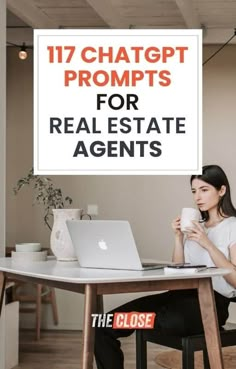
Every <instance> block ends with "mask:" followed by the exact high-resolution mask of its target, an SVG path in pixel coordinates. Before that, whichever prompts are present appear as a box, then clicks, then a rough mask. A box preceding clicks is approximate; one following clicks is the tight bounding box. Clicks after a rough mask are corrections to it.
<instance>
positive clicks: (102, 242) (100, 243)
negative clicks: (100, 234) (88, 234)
mask: <svg viewBox="0 0 236 369" xmlns="http://www.w3.org/2000/svg"><path fill="white" fill-rule="evenodd" d="M98 246H99V247H100V249H101V250H107V248H108V247H107V244H106V242H105V241H104V240H101V241H98Z"/></svg>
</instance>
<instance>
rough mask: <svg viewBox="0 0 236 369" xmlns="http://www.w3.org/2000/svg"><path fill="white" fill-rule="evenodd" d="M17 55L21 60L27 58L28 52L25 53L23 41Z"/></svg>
mask: <svg viewBox="0 0 236 369" xmlns="http://www.w3.org/2000/svg"><path fill="white" fill-rule="evenodd" d="M18 56H19V58H20V59H21V60H25V59H26V58H27V56H28V54H27V51H26V46H25V42H23V45H22V46H21V48H20V51H19V54H18Z"/></svg>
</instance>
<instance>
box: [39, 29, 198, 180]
mask: <svg viewBox="0 0 236 369" xmlns="http://www.w3.org/2000/svg"><path fill="white" fill-rule="evenodd" d="M201 96H202V35H201V31H200V30H134V29H131V30H35V31H34V170H35V173H37V174H144V175H146V174H195V173H200V172H201V167H202V125H201V118H202V117H201V114H202V104H201V99H202V97H201Z"/></svg>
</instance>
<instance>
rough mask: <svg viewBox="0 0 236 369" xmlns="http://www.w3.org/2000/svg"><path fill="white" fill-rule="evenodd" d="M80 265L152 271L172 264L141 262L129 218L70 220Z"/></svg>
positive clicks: (72, 237)
mask: <svg viewBox="0 0 236 369" xmlns="http://www.w3.org/2000/svg"><path fill="white" fill-rule="evenodd" d="M66 224H67V227H68V231H69V233H70V236H71V240H72V243H73V246H74V248H75V251H76V255H77V257H78V260H79V264H80V266H81V267H83V268H102V269H121V270H149V269H161V268H164V267H165V266H166V265H168V264H169V263H164V262H148V263H142V262H141V259H140V257H139V254H138V250H137V247H136V243H135V240H134V237H133V233H132V230H131V227H130V224H129V222H128V221H123V220H67V221H66Z"/></svg>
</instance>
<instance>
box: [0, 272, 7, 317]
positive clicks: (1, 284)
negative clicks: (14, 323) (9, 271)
mask: <svg viewBox="0 0 236 369" xmlns="http://www.w3.org/2000/svg"><path fill="white" fill-rule="evenodd" d="M5 286H6V277H5V274H4V273H3V272H0V316H1V312H2V304H3V299H4V292H5Z"/></svg>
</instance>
